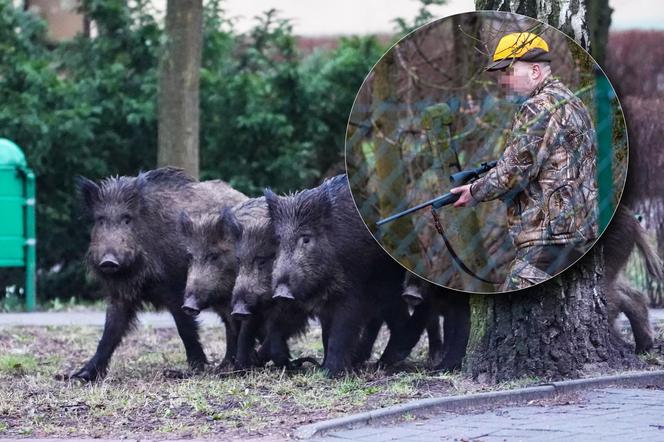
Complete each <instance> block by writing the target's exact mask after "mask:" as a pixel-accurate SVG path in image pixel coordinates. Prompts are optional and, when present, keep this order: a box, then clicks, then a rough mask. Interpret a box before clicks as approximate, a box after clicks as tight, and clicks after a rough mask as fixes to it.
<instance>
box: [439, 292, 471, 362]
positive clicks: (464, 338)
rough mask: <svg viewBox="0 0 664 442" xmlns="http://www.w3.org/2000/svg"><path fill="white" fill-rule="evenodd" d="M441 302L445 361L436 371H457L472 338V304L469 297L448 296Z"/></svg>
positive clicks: (443, 360)
mask: <svg viewBox="0 0 664 442" xmlns="http://www.w3.org/2000/svg"><path fill="white" fill-rule="evenodd" d="M437 301H438V302H440V303H441V304H440V309H441V314H442V315H443V318H444V320H443V342H444V343H443V359H442V361H441V363H440V364H439V365H437V366H435V367H434V368H435V369H436V370H456V369H459V368H461V363H462V362H463V358H464V356H465V355H466V346H467V345H468V337H469V336H470V304H469V303H468V296H464V295H447V296H445V298H444V299H438V300H437Z"/></svg>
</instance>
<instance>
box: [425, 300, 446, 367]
mask: <svg viewBox="0 0 664 442" xmlns="http://www.w3.org/2000/svg"><path fill="white" fill-rule="evenodd" d="M426 328H427V339H428V341H429V364H430V365H431V367H436V366H438V364H440V363H442V362H443V355H444V353H445V350H444V348H445V346H444V344H443V338H442V337H441V336H440V315H438V312H435V311H432V312H431V313H430V314H429V322H428V323H427V327H426Z"/></svg>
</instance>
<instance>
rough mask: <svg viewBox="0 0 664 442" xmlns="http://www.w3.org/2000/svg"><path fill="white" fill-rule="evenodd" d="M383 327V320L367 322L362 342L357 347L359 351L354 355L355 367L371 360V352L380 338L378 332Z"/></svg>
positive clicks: (361, 338)
mask: <svg viewBox="0 0 664 442" xmlns="http://www.w3.org/2000/svg"><path fill="white" fill-rule="evenodd" d="M382 326H383V319H382V318H373V319H371V320H369V322H367V324H366V326H365V327H364V329H363V330H362V334H361V336H360V341H359V343H358V345H357V351H355V353H354V355H353V365H356V364H362V363H364V362H366V361H368V360H369V358H370V357H371V350H373V346H374V343H375V342H376V338H377V337H378V332H380V328H381V327H382Z"/></svg>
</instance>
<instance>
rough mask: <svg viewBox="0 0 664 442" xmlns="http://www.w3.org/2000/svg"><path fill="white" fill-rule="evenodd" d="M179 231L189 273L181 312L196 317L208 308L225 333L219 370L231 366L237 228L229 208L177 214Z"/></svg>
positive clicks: (235, 329) (235, 332)
mask: <svg viewBox="0 0 664 442" xmlns="http://www.w3.org/2000/svg"><path fill="white" fill-rule="evenodd" d="M179 229H180V232H181V233H182V236H183V237H184V238H185V240H186V249H187V260H188V262H189V270H188V272H187V283H186V286H185V291H184V304H183V305H182V310H184V312H185V313H186V314H188V315H190V316H196V315H198V314H199V313H200V311H201V310H203V309H206V308H211V309H212V310H214V311H215V312H216V313H217V314H218V315H219V317H220V318H221V320H222V322H223V324H224V327H225V329H226V354H225V356H224V358H223V360H222V361H221V364H220V365H219V367H218V368H220V369H221V368H225V367H228V366H231V365H233V364H234V362H235V357H236V352H237V336H238V332H239V328H240V324H239V321H238V320H237V319H234V318H232V317H231V293H232V291H233V286H234V285H235V277H236V276H237V267H238V265H237V261H236V258H235V246H236V243H237V241H238V240H239V238H240V227H239V225H238V224H237V223H236V222H235V218H234V217H233V215H232V214H231V209H230V208H225V209H222V210H221V211H220V212H219V213H204V214H197V215H192V216H189V214H188V213H187V212H182V213H181V214H180V222H179Z"/></svg>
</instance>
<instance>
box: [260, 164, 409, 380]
mask: <svg viewBox="0 0 664 442" xmlns="http://www.w3.org/2000/svg"><path fill="white" fill-rule="evenodd" d="M265 196H266V199H267V203H268V208H269V211H270V218H271V219H272V221H273V223H274V229H275V234H276V235H277V240H278V242H279V246H278V251H277V256H276V258H275V262H274V268H273V271H272V287H273V289H274V295H273V296H274V297H275V298H277V299H279V300H281V302H282V303H290V305H293V306H298V307H299V308H302V309H303V310H304V311H305V312H307V313H310V314H313V315H315V316H317V317H318V318H319V320H320V323H321V327H322V334H323V348H324V352H325V357H324V361H323V369H324V370H325V371H326V373H327V374H328V375H330V376H337V375H339V374H341V373H343V372H344V371H347V370H349V369H350V368H351V367H352V364H353V362H355V361H357V353H358V352H362V351H364V349H362V348H360V347H361V345H359V341H360V338H361V336H362V335H363V334H365V333H364V331H365V330H368V329H367V326H368V325H369V324H370V323H374V322H373V321H376V322H375V324H377V323H379V322H380V321H381V320H384V321H385V322H386V323H387V325H388V327H389V328H390V342H388V347H387V348H388V349H389V348H391V347H394V342H393V341H394V340H395V339H398V338H399V337H400V336H402V335H403V333H402V332H403V327H404V326H405V322H407V318H408V311H407V308H406V305H405V303H404V302H403V301H402V299H401V281H402V279H403V269H402V268H401V266H399V265H398V264H396V263H395V262H394V260H392V258H390V257H389V256H388V255H387V254H386V253H385V252H384V251H383V250H382V249H381V248H380V246H378V244H377V243H376V242H375V240H374V239H373V237H372V236H371V234H370V233H369V231H368V230H367V228H366V226H365V225H364V223H363V221H362V219H361V218H360V216H359V214H358V212H357V209H356V208H355V205H354V203H353V201H352V197H351V194H350V189H349V187H348V183H347V180H346V176H345V175H339V176H336V177H334V178H331V179H329V180H326V181H325V182H323V184H321V185H320V186H319V187H316V188H314V189H309V190H304V191H301V192H298V193H295V194H293V195H290V196H277V195H275V194H274V193H272V192H271V191H269V190H266V192H265ZM286 311H288V310H286ZM404 318H406V319H405V320H404ZM370 328H371V327H370ZM387 351H388V350H387V349H386V352H387Z"/></svg>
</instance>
